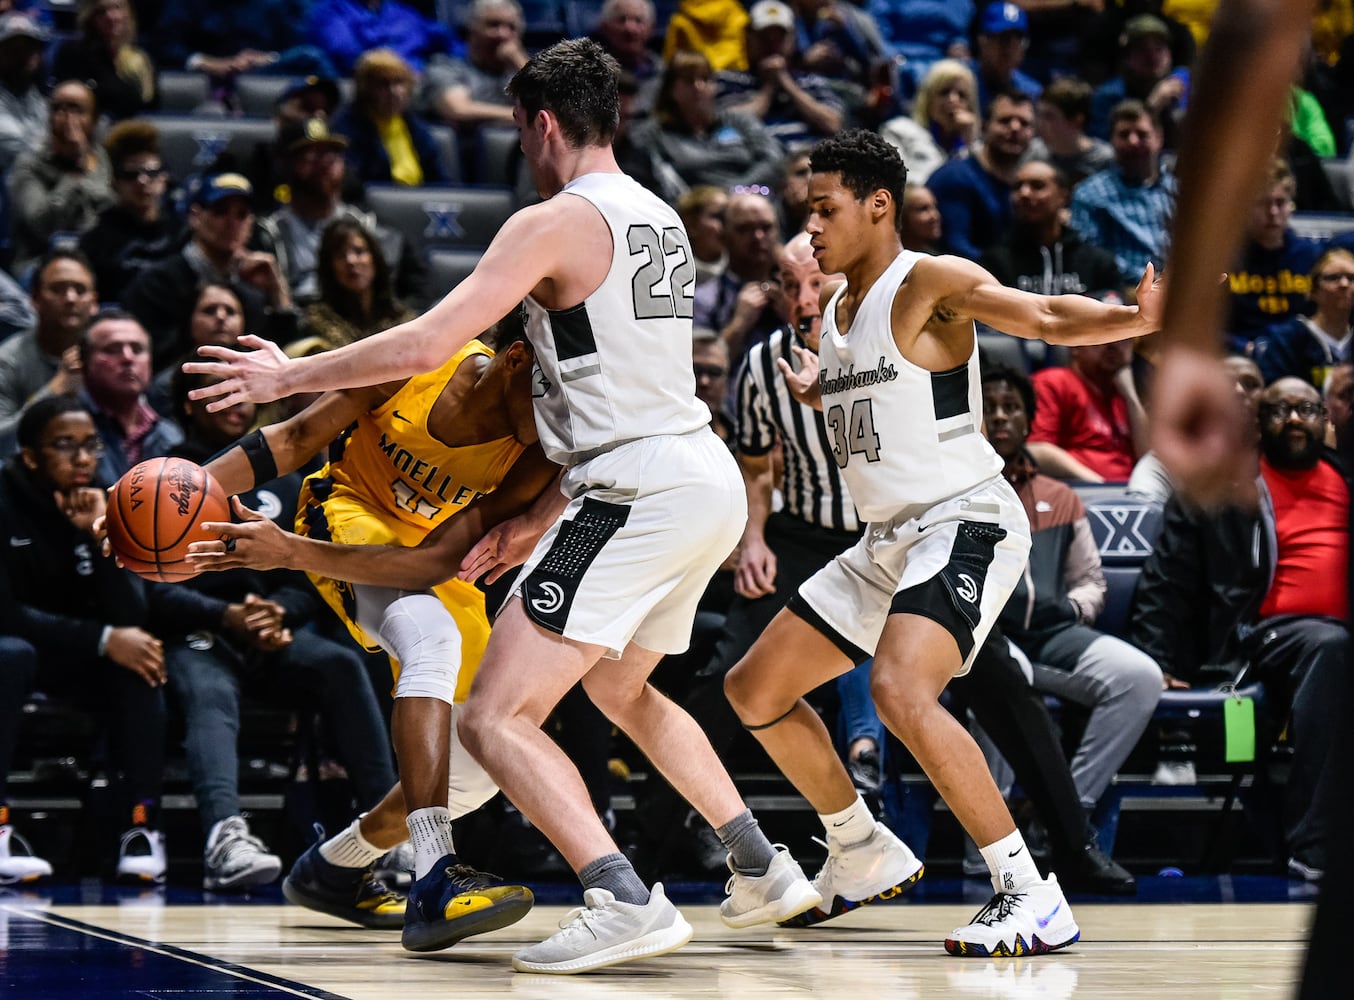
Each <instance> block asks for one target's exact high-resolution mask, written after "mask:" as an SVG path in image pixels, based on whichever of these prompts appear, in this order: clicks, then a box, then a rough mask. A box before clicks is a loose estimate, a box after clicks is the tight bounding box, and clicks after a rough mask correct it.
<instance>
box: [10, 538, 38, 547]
mask: <svg viewBox="0 0 1354 1000" xmlns="http://www.w3.org/2000/svg"><path fill="white" fill-rule="evenodd" d="M9 544H10V545H12V546H14V548H16V549H21V548H23V547H24V546H25V545H32V544H33V539H31V538H15V537H14V536H13V535H11V536H10V538H9Z"/></svg>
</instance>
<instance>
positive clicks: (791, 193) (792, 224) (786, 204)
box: [776, 148, 813, 236]
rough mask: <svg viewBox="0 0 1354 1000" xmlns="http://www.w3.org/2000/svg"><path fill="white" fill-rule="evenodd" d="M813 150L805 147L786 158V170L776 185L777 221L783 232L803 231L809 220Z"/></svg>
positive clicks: (792, 233) (791, 233)
mask: <svg viewBox="0 0 1354 1000" xmlns="http://www.w3.org/2000/svg"><path fill="white" fill-rule="evenodd" d="M811 154H812V150H811V149H809V148H804V149H800V150H797V151H796V152H793V153H791V154H790V155H789V156H787V157H786V158H785V172H784V173H783V174H782V175H781V179H780V183H778V184H777V185H776V221H777V223H778V224H779V225H780V231H781V232H782V233H788V234H789V235H791V236H793V235H794V234H795V233H798V232H802V231H803V229H804V224H805V223H807V222H808V221H809V178H810V177H812V176H813V165H812V164H811V163H810V156H811Z"/></svg>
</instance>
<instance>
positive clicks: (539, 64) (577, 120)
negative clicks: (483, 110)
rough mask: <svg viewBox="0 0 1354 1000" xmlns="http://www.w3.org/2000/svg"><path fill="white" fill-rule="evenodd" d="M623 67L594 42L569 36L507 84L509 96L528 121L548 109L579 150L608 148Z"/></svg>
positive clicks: (617, 109)
mask: <svg viewBox="0 0 1354 1000" xmlns="http://www.w3.org/2000/svg"><path fill="white" fill-rule="evenodd" d="M620 73H621V66H620V63H618V62H616V60H615V59H613V58H612V57H611V56H609V55H608V54H607V52H606V50H605V49H603V48H602V46H600V45H598V44H597V43H596V42H594V41H593V40H592V39H590V38H570V39H566V40H565V41H562V42H556V43H555V44H554V45H551V46H550V47H549V48H547V49H543V50H542V51H540V52H538V53H537V54H536V55H535V56H533V57H532V58H531V60H530V61H528V62H527V64H526V65H525V66H523V67H522V68H521V69H519V70H518V71H517V73H516V74H515V75H514V76H513V78H512V80H511V81H509V83H508V96H509V97H512V98H513V99H514V100H516V101H517V102H518V103H519V104H521V105H522V110H523V111H525V112H526V113H527V118H528V119H533V118H535V117H536V115H537V113H539V112H541V111H549V112H550V113H551V114H553V115H554V116H555V118H556V119H557V120H558V121H559V127H560V131H562V132H563V133H564V138H566V139H567V140H569V142H570V144H572V145H573V146H575V147H582V146H605V145H607V144H609V143H610V142H611V140H612V138H613V137H614V136H615V135H616V127H617V125H618V124H619V123H620V120H621V105H620V97H619V95H618V93H617V80H618V79H619V77H620Z"/></svg>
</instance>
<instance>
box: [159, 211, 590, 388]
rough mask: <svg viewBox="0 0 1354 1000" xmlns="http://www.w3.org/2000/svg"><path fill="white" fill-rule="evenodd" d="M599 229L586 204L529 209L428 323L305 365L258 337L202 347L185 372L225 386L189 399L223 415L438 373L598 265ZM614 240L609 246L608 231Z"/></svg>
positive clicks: (420, 321)
mask: <svg viewBox="0 0 1354 1000" xmlns="http://www.w3.org/2000/svg"><path fill="white" fill-rule="evenodd" d="M599 225H600V226H603V227H605V222H604V221H603V220H602V218H601V216H600V215H599V214H598V213H597V211H596V210H595V209H593V208H592V207H591V205H589V204H588V203H587V202H585V201H584V200H583V199H581V198H573V197H565V198H552V199H551V200H550V201H548V202H542V203H541V204H539V205H532V206H530V207H528V208H524V209H522V210H520V211H519V212H517V213H516V214H515V215H513V216H512V218H510V219H509V220H508V221H507V222H506V223H504V224H503V228H502V229H500V230H499V231H498V234H497V235H496V236H495V237H494V240H493V242H492V243H491V244H489V248H488V249H487V250H486V251H485V252H484V256H483V257H481V258H480V262H479V264H478V265H477V266H476V268H475V270H474V271H473V272H471V274H470V276H469V277H467V278H466V279H465V280H464V281H462V282H461V283H460V284H459V285H457V286H456V287H455V288H454V289H452V290H451V291H450V292H449V293H448V294H447V295H446V296H445V297H444V298H443V299H442V300H441V301H440V302H438V303H437V304H436V305H434V306H433V307H432V308H431V309H429V310H428V311H427V312H425V313H423V314H422V315H421V316H418V317H416V318H414V319H412V320H410V321H409V322H407V323H401V324H400V325H399V326H393V327H391V328H390V329H388V330H384V331H382V332H381V333H378V334H375V335H373V336H371V337H367V338H365V339H363V340H359V341H357V342H355V343H352V344H348V345H346V346H344V347H340V348H338V349H337V350H333V351H326V352H325V353H323V354H315V355H311V356H310V357H305V358H288V357H287V356H286V355H285V354H283V353H282V351H281V350H280V349H279V348H278V347H277V345H275V344H270V343H268V342H267V341H264V340H261V339H260V338H258V337H252V336H250V337H241V338H240V344H241V346H244V347H247V348H249V350H245V351H237V350H232V349H231V348H228V347H213V346H205V347H201V348H199V349H198V353H199V354H200V355H201V356H202V358H203V360H200V361H190V362H188V363H187V364H185V365H184V371H187V372H193V373H202V374H207V375H215V376H217V377H218V378H219V379H220V380H221V381H219V382H216V383H214V384H212V385H207V386H202V387H200V388H197V389H194V390H193V391H192V393H191V394H190V395H191V396H192V398H193V399H207V400H211V402H210V403H209V404H208V406H207V409H208V410H211V411H213V412H214V411H216V410H220V409H224V408H225V407H227V406H230V405H232V404H234V403H242V402H253V403H266V402H270V401H272V400H274V399H281V398H283V397H286V396H290V395H293V394H295V393H298V392H325V391H327V390H330V389H351V388H355V387H359V386H367V385H375V384H380V383H385V382H394V381H397V380H399V379H405V378H409V377H411V376H413V375H418V374H421V373H423V372H428V371H432V370H433V369H434V368H437V367H438V366H439V365H441V364H442V363H444V362H445V361H446V360H447V359H448V358H450V357H451V356H452V355H453V354H455V353H456V352H457V351H459V350H460V349H461V348H462V347H464V346H465V345H466V344H467V343H469V342H470V341H471V340H472V339H473V338H475V337H477V336H479V335H480V333H481V332H482V331H484V330H487V329H489V328H490V327H492V326H493V325H494V324H495V323H496V322H498V321H499V320H500V319H501V318H502V317H504V316H506V315H507V314H508V312H509V311H511V310H512V309H514V308H515V307H516V306H517V304H518V303H519V302H521V301H522V300H523V299H524V298H526V297H527V296H528V295H529V294H531V292H532V291H533V290H534V289H535V288H536V287H537V285H539V284H540V283H541V282H542V281H546V280H550V281H556V282H558V281H559V280H560V277H561V275H562V274H563V272H564V271H567V270H569V269H570V268H575V269H576V268H578V267H579V266H580V265H582V266H586V264H587V263H591V262H593V259H592V254H590V253H586V254H585V253H580V244H581V245H582V246H583V247H584V248H588V247H590V245H591V243H590V241H589V240H588V239H587V237H588V236H590V235H592V234H593V233H595V227H596V226H599ZM605 235H606V239H607V241H608V244H609V241H610V232H609V230H608V231H607V232H606V234H605ZM571 257H572V258H573V259H570V258H571ZM608 259H609V258H608ZM599 280H600V279H599ZM590 291H592V289H591V288H588V289H585V290H584V293H585V294H586V292H590ZM579 298H580V299H581V298H582V295H580V296H579Z"/></svg>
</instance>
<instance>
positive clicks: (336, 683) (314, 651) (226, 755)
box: [161, 375, 395, 891]
mask: <svg viewBox="0 0 1354 1000" xmlns="http://www.w3.org/2000/svg"><path fill="white" fill-rule="evenodd" d="M202 381H203V377H202V376H185V375H180V377H179V378H178V380H177V381H176V383H175V385H176V391H175V402H176V405H177V414H178V416H179V418H180V419H181V420H182V421H183V423H184V427H185V429H186V436H185V438H184V440H183V441H182V442H181V443H180V444H179V445H177V446H176V447H175V448H174V451H173V454H175V455H178V456H180V457H182V458H187V459H188V460H189V461H192V462H197V463H199V464H204V463H206V461H207V460H208V459H209V458H210V457H211V456H212V455H214V454H216V453H217V452H219V451H221V450H222V449H223V448H225V447H226V446H228V445H231V444H234V443H235V442H236V441H237V440H238V439H239V438H240V437H241V436H243V435H244V434H245V433H246V432H247V431H248V430H249V428H250V427H251V426H252V425H253V423H254V415H255V407H254V404H252V403H239V404H236V405H234V406H230V407H227V408H226V409H224V410H220V411H218V412H216V413H208V412H207V407H206V403H201V402H192V401H190V400H189V399H188V398H187V393H188V390H189V389H191V388H194V387H196V386H197V385H198V384H200V383H201V382H202ZM301 478H302V477H301V474H300V473H298V472H293V473H290V474H288V475H286V476H281V477H277V478H275V479H272V480H270V481H267V482H263V483H260V484H258V485H256V486H255V487H254V489H252V490H251V491H249V493H247V494H244V496H242V498H241V499H242V500H243V502H244V503H245V505H246V506H247V507H249V508H250V509H252V510H262V511H264V512H266V516H271V517H272V518H273V520H274V521H276V522H277V523H278V524H279V525H280V526H282V527H284V528H286V529H288V530H290V528H291V525H292V521H293V520H294V517H295V511H296V500H297V496H298V495H299V493H300V487H301ZM161 589H162V590H164V589H171V590H173V591H174V592H175V595H174V596H175V597H176V598H177V600H176V601H175V610H176V615H175V620H174V621H175V627H174V628H173V630H172V631H170V630H166V631H165V632H164V633H163V634H164V638H165V666H166V670H167V672H168V675H169V688H170V691H171V693H172V694H173V695H174V697H175V699H176V700H177V701H178V703H179V706H180V708H181V710H182V712H183V715H184V721H185V723H186V730H187V739H186V741H185V744H184V745H185V749H186V750H187V757H188V773H189V777H190V779H191V781H192V784H193V794H194V795H195V796H196V798H197V801H198V818H199V820H200V821H201V823H202V830H203V833H204V834H205V837H206V846H205V848H204V850H203V886H204V887H205V888H207V889H210V890H217V891H238V890H243V889H248V888H251V887H253V886H258V885H265V884H267V883H268V882H271V881H273V880H274V879H275V878H277V876H278V874H279V872H280V871H281V868H282V862H281V859H280V858H278V857H277V856H276V855H274V854H270V853H268V851H267V848H266V847H265V846H264V844H263V842H262V841H261V840H259V839H258V838H257V837H255V836H254V835H253V834H252V833H251V832H250V829H249V824H248V822H247V821H246V820H245V818H244V817H243V816H242V815H241V812H240V795H239V759H238V756H237V745H238V742H239V739H240V735H241V734H240V723H241V719H240V704H241V700H242V698H243V696H244V695H246V694H248V695H249V696H250V697H252V698H256V699H259V700H262V701H265V702H268V703H272V704H279V705H284V706H286V707H288V708H292V709H298V710H301V711H303V712H305V713H314V712H316V711H318V712H319V715H320V719H321V721H322V722H323V724H324V729H325V731H326V732H327V733H329V734H331V735H332V737H333V738H334V740H335V746H336V749H337V750H338V753H339V757H340V759H341V761H342V763H343V764H344V766H345V767H346V769H347V771H348V775H349V777H350V778H351V779H352V783H353V791H354V793H355V795H356V798H357V800H358V801H359V802H363V803H376V802H379V801H380V800H381V798H383V797H384V795H385V793H386V792H387V791H388V790H389V788H390V786H391V785H393V784H394V783H395V768H394V764H393V762H392V761H391V755H390V738H389V735H388V734H387V732H386V729H385V723H384V722H383V721H382V718H381V714H380V709H379V708H378V707H377V704H376V696H375V692H374V690H373V689H372V686H371V681H370V679H369V678H368V676H367V673H366V669H365V667H364V666H363V664H362V660H361V658H360V657H359V655H358V651H357V647H356V646H355V645H353V644H352V643H351V642H347V641H345V642H338V641H335V640H333V639H328V638H325V637H324V636H322V635H320V634H318V633H316V632H313V631H312V632H307V633H306V634H305V636H304V639H303V640H301V641H297V640H296V639H295V633H297V632H298V631H299V630H300V629H302V628H303V627H305V626H306V625H308V624H310V623H311V622H313V621H314V620H315V619H316V618H317V617H318V616H319V614H320V613H321V612H322V611H325V613H326V614H327V611H326V609H325V608H324V604H323V602H322V601H321V599H320V597H319V595H318V594H317V593H316V592H315V590H314V588H313V587H311V586H310V584H309V582H308V581H307V580H306V578H305V575H304V574H302V573H299V572H296V571H293V570H270V571H266V572H263V571H257V570H247V569H237V570H231V571H228V572H224V573H207V574H203V575H202V576H199V577H196V578H194V579H193V580H190V581H188V582H187V583H185V584H181V585H176V586H174V587H172V588H161Z"/></svg>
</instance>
